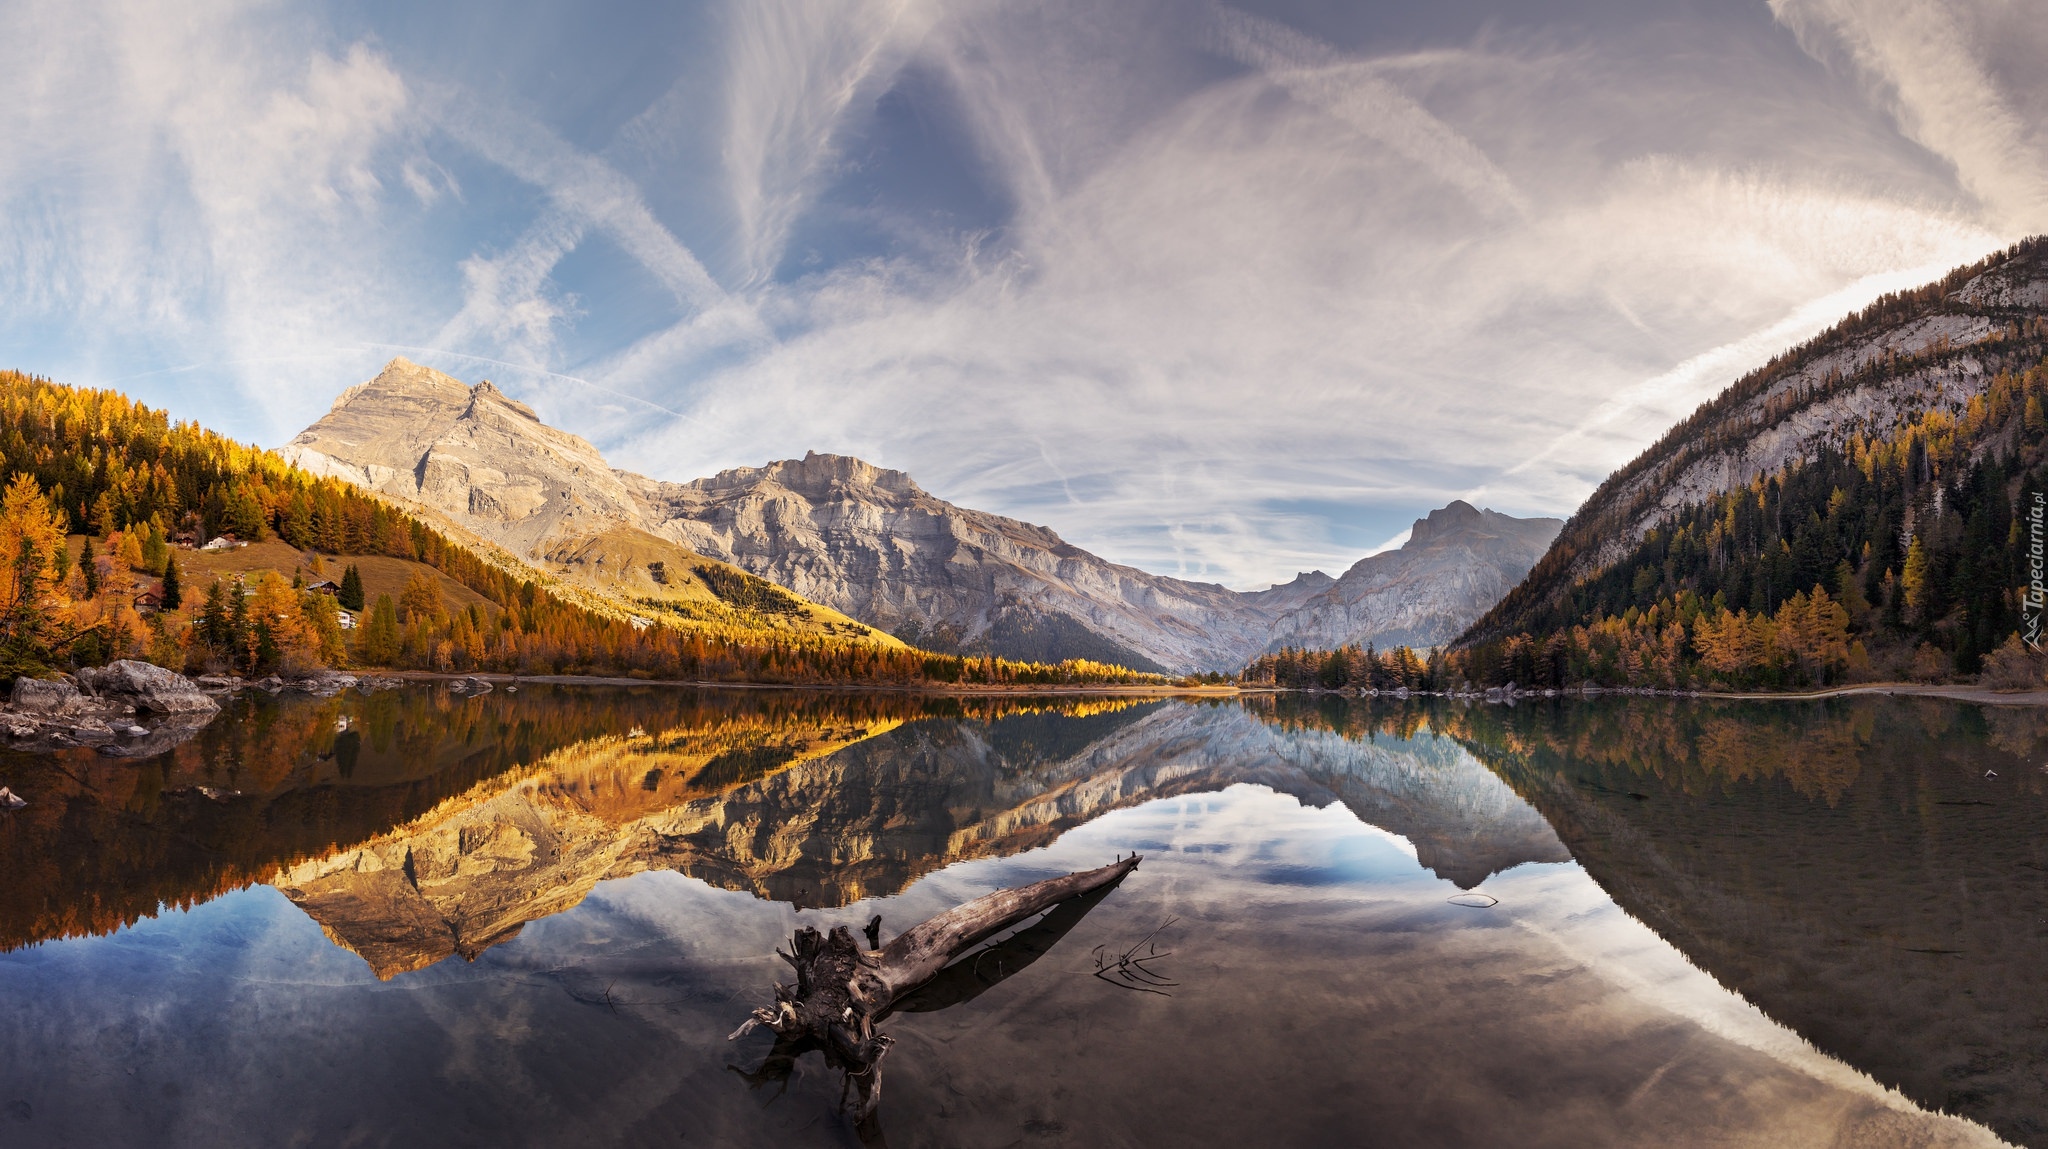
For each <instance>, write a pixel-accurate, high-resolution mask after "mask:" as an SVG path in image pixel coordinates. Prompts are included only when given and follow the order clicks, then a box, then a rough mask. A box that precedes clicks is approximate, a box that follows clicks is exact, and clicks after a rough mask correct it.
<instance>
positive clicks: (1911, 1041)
mask: <svg viewBox="0 0 2048 1149" xmlns="http://www.w3.org/2000/svg"><path fill="white" fill-rule="evenodd" d="M1440 724H1441V725H1443V726H1445V727H1446V728H1448V729H1451V730H1454V731H1456V732H1457V734H1458V737H1459V739H1460V740H1461V741H1462V742H1463V743H1464V744H1465V745H1466V746H1468V747H1470V748H1471V749H1472V751H1473V753H1474V754H1476V755H1477V756H1478V757H1479V758H1480V759H1481V760H1483V761H1485V762H1486V763H1487V764H1488V765H1489V766H1491V767H1492V768H1493V769H1495V770H1496V771H1498V772H1499V773H1500V774H1501V775H1502V776H1503V777H1505V778H1506V779H1507V780H1508V781H1509V782H1511V783H1512V784H1513V786H1514V788H1515V790H1516V791H1517V792H1518V793H1519V794H1521V795H1522V796H1523V797H1524V798H1527V799H1528V800H1529V801H1530V802H1531V803H1532V804H1533V805H1534V806H1535V807H1536V808H1537V809H1538V810H1540V811H1542V814H1543V817H1544V818H1545V819H1546V820H1547V821H1548V823H1549V824H1550V825H1552V826H1554V827H1556V831H1557V833H1558V834H1559V835H1560V836H1561V837H1562V839H1563V840H1564V842H1565V844H1566V845H1568V846H1569V847H1570V848H1571V851H1572V854H1573V856H1574V857H1576V858H1577V859H1578V861H1579V863H1580V864H1581V865H1583V866H1584V867H1585V868H1586V871H1587V872H1588V873H1589V874H1591V875H1592V877H1593V878H1594V880H1596V881H1598V882H1599V883H1600V885H1601V886H1602V887H1603V888H1605V889H1606V891H1607V892H1608V894H1609V895H1611V896H1612V897H1613V898H1614V900H1615V901H1616V902H1617V903H1619V904H1620V905H1621V906H1622V907H1623V908H1624V909H1626V910H1628V912H1629V913H1631V914H1633V915H1634V916H1636V917H1637V918H1639V919H1640V920H1642V921H1643V922H1645V923H1647V924H1648V925H1649V926H1650V927H1651V928H1652V929H1655V930H1656V931H1657V932H1658V934H1660V935H1661V936H1663V937H1664V938H1665V939H1666V940H1668V941H1670V942H1671V943H1672V944H1674V945H1676V946H1677V947H1678V948H1679V949H1681V950H1683V951H1684V952H1685V953H1686V955H1687V956H1688V957H1690V958H1691V959H1692V960H1693V961H1694V962H1695V963H1696V964H1698V965H1699V966H1700V967H1701V968H1703V969H1705V970H1706V971H1708V972H1709V973H1711V974H1713V975H1714V977H1715V978H1717V979H1718V980H1719V981H1720V982H1721V983H1722V984H1723V985H1726V986H1727V987H1729V988H1730V989H1733V990H1735V991H1737V992H1738V993H1740V994H1742V996H1743V997H1745V998H1747V999H1748V1000H1750V1001H1752V1002H1754V1003H1756V1004H1757V1005H1758V1006H1760V1007H1761V1008H1762V1009H1763V1010H1764V1011H1765V1012H1766V1013H1768V1014H1770V1015H1771V1016H1772V1017H1773V1018H1775V1019H1777V1020H1778V1021H1780V1022H1783V1023H1784V1024H1786V1025H1788V1026H1790V1027H1791V1028H1793V1029H1794V1030H1796V1031H1798V1032H1799V1033H1800V1034H1801V1035H1803V1036H1804V1037H1806V1038H1807V1039H1808V1040H1810V1041H1812V1042H1813V1043H1814V1044H1815V1045H1817V1046H1819V1047H1820V1048H1821V1049H1822V1050H1824V1051H1825V1052H1827V1053H1830V1054H1832V1055H1834V1056H1836V1057H1839V1058H1841V1059H1843V1060H1845V1061H1847V1062H1849V1063H1850V1064H1852V1065H1855V1066H1857V1067H1858V1068H1860V1069H1863V1070H1864V1071H1866V1072H1868V1073H1870V1074H1871V1075H1872V1076H1873V1077H1875V1078H1877V1079H1878V1080H1879V1081H1881V1082H1883V1083H1885V1084H1887V1085H1890V1086H1893V1087H1895V1088H1897V1089H1899V1090H1900V1091H1901V1092H1903V1093H1905V1094H1906V1095H1907V1096H1908V1097H1911V1098H1913V1099H1914V1100H1915V1101H1917V1102H1919V1103H1921V1104H1923V1105H1926V1106H1929V1107H1933V1108H1939V1109H1943V1110H1945V1111H1947V1112H1950V1113H1957V1114H1961V1115H1963V1116H1966V1117H1970V1118H1973V1119H1975V1120H1978V1121H1982V1122H1984V1123H1985V1124H1987V1125H1989V1126H1990V1127H1991V1128H1993V1129H1994V1130H1996V1131H1998V1132H1999V1133H2000V1134H2001V1135H2003V1136H2005V1137H2008V1138H2011V1139H2013V1140H2015V1141H2017V1142H2019V1143H2022V1144H2027V1145H2044V1144H2048V963H2044V962H2043V961H2042V956H2043V954H2044V953H2048V838H2044V837H2043V835H2042V833H2041V827H2042V825H2043V821H2044V818H2048V772H2044V769H2043V768H2042V767H2041V765H2040V763H2041V762H2042V761H2043V759H2044V752H2048V715H2044V714H2042V713H2040V712H2038V711H2036V710H2033V709H2028V708H2017V707H2015V708H2009V709H2008V708H1993V709H1982V710H1980V709H1978V708H1975V707H1967V706H1960V705H1956V704H1951V703H1946V702H1938V701H1933V700H1889V699H1857V700H1853V701H1850V700H1844V701H1837V702H1830V703H1825V704H1779V705H1768V706H1766V705H1737V704H1706V705H1700V704H1686V703H1675V702H1655V701H1647V700H1646V701H1635V700H1631V701H1629V702H1625V703H1618V702H1617V703H1608V702H1601V703H1593V704H1577V705H1573V706H1568V707H1555V708H1551V707H1542V708H1539V707H1533V706H1523V707H1515V708H1510V709H1506V710H1503V709H1500V708H1492V709H1482V710H1478V711H1474V712H1472V713H1470V714H1469V715H1466V716H1464V717H1463V718H1453V719H1451V720H1449V721H1445V722H1442V723H1440ZM1987 772H1988V773H1987ZM1992 775H1995V776H1992Z"/></svg>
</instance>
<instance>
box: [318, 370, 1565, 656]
mask: <svg viewBox="0 0 2048 1149" xmlns="http://www.w3.org/2000/svg"><path fill="white" fill-rule="evenodd" d="M284 453H285V455H286V457H287V458H289V459H291V460H292V461H294V462H296V463H298V464H300V465H301V466H304V467H306V468H308V469H310V470H312V471H314V472H316V473H318V474H323V475H333V476H336V477H338V478H341V479H345V480H347V481H349V482H352V483H356V484H358V485H361V486H364V487H367V488H369V489H371V490H373V491H377V492H378V493H380V494H383V495H386V496H389V497H391V498H394V499H398V500H401V501H403V502H405V503H407V504H408V505H410V506H413V507H415V508H419V509H421V510H423V511H426V512H429V513H431V514H432V515H434V516H436V517H438V518H440V519H442V520H443V521H445V522H447V523H449V524H451V525H453V526H455V527H457V528H460V530H462V531H464V532H467V533H469V534H471V535H474V536H476V537H479V538H482V539H485V540H487V541H489V542H492V543H495V544H497V545H499V546H502V547H504V548H506V549H507V550H509V551H511V552H512V553H514V554H516V555H519V556H521V557H522V558H525V559H527V560H528V561H531V562H534V563H536V564H538V565H541V566H543V567H544V568H546V569H548V570H550V571H552V572H554V573H557V574H562V575H565V576H568V577H570V578H572V579H574V580H576V581H579V582H582V583H584V584H585V585H589V586H593V587H600V588H606V589H610V588H615V587H624V588H627V589H629V590H630V591H631V592H632V593H633V594H636V595H637V594H659V593H668V592H670V591H673V590H675V589H676V584H674V583H673V582H671V583H667V584H661V585H657V581H658V580H653V579H651V578H650V577H649V576H648V575H647V573H646V572H647V570H648V569H649V564H653V563H665V566H666V569H667V570H669V571H671V572H674V571H687V570H688V568H689V566H690V565H691V564H692V563H693V562H696V561H701V559H700V558H699V557H698V556H706V557H709V558H711V559H715V560H718V561H722V562H727V563H731V564H732V565H734V566H737V567H740V568H742V569H744V570H747V571H749V572H751V573H753V574H756V575H759V576H761V577H763V578H766V579H768V580H770V581H772V582H775V583H778V584H780V585H782V586H783V587H786V588H788V589H789V590H791V591H794V592H795V593H797V594H798V595H801V596H803V597H804V598H807V599H809V600H811V601H812V602H816V603H820V604H822V605H824V606H827V607H830V608H832V609H834V610H837V611H840V612H843V613H844V614H846V615H848V616H851V617H852V618H855V619H859V620H860V621H861V622H864V623H867V624H869V625H872V626H875V627H878V628H880V629H881V630H884V631H899V630H902V629H903V628H905V627H906V626H914V627H915V634H916V636H917V637H916V638H915V639H914V641H923V642H926V643H928V644H937V645H939V646H941V647H942V648H943V647H948V646H951V645H955V644H957V645H959V646H960V647H962V648H964V649H969V650H987V651H989V652H992V653H995V654H999V655H1004V656H1007V657H1013V658H1023V659H1037V660H1047V661H1058V660H1060V659H1064V658H1092V659H1096V660H1098V661H1105V662H1119V663H1122V664H1124V665H1127V666H1132V667H1136V668H1138V669H1143V670H1171V671H1175V672H1185V671H1191V670H1212V669H1221V670H1234V669H1237V668H1238V667H1241V666H1243V665H1244V663H1245V662H1247V661H1248V660H1249V659H1250V658H1252V657H1253V656H1255V655H1257V654H1259V653H1260V652H1262V651H1264V650H1267V649H1269V648H1273V647H1275V646H1276V645H1278V644H1281V643H1297V644H1299V643H1310V644H1314V645H1319V646H1328V647H1334V646H1340V645H1343V644H1344V643H1347V642H1355V643H1359V644H1364V643H1368V642H1377V643H1379V644H1380V645H1382V646H1387V645H1392V644H1395V643H1400V642H1408V643H1423V644H1430V643H1436V642H1441V641H1444V640H1445V639H1447V638H1449V637H1450V636H1452V635H1454V634H1456V633H1457V632H1458V631H1459V630H1460V629H1462V628H1463V627H1464V626H1465V625H1466V624H1468V623H1470V622H1471V621H1472V620H1473V619H1475V618H1477V617H1478V616H1479V615H1480V614H1481V613H1483V612H1484V611H1485V610H1486V609H1487V608H1488V607H1490V606H1492V605H1493V603H1494V602H1495V601H1496V600H1498V599H1499V598H1500V596H1501V595H1502V594H1503V593H1505V592H1506V590H1507V589H1508V587H1510V586H1512V585H1513V584H1514V582H1515V581H1516V580H1518V579H1519V578H1520V577H1521V575H1522V573H1524V572H1526V571H1527V570H1528V567H1529V564H1530V563H1532V562H1533V561H1534V557H1533V555H1530V554H1527V553H1526V552H1528V551H1529V550H1530V549H1531V546H1532V544H1531V543H1530V542H1529V540H1530V539H1533V538H1537V537H1539V536H1540V537H1541V542H1540V543H1536V544H1533V547H1534V550H1535V551H1536V552H1537V553H1540V552H1541V550H1542V546H1543V545H1546V544H1547V543H1548V541H1549V537H1550V536H1551V535H1554V534H1555V533H1556V528H1557V524H1556V523H1555V521H1554V520H1549V519H1528V520H1523V519H1513V518H1510V517H1508V516H1506V515H1500V514H1497V513H1495V512H1492V511H1479V510H1476V509H1474V508H1472V507H1470V506H1468V505H1466V504H1464V503H1454V504H1452V505H1451V506H1450V507H1447V508H1444V509H1443V510H1440V511H1436V512H1433V513H1432V514H1431V515H1430V517H1429V518H1427V519H1424V520H1421V521H1419V522H1418V524H1417V535H1416V538H1415V539H1414V540H1411V542H1410V544H1409V545H1408V546H1406V547H1403V548H1402V549H1401V550H1399V551H1397V552H1394V553H1392V554H1390V555H1376V556H1372V557H1370V558H1367V559H1364V560H1362V561H1361V562H1360V563H1359V564H1358V565H1357V566H1354V567H1353V568H1352V569H1351V570H1350V571H1348V572H1346V574H1345V575H1344V576H1343V577H1342V578H1341V579H1331V578H1330V577H1329V576H1328V575H1325V574H1322V573H1321V572H1310V573H1308V574H1304V575H1302V576H1300V577H1298V578H1296V579H1294V580H1292V581H1290V582H1287V583H1282V584H1279V585H1276V586H1273V587H1270V588H1268V589H1266V590H1263V591H1255V592H1240V591H1234V590H1230V589H1228V588H1226V587H1222V586H1219V585H1216V584H1214V583H1199V582H1189V581H1187V580H1185V579H1177V578H1169V577H1167V576H1164V575H1155V574H1149V573H1147V572H1145V571H1141V570H1138V569H1136V568H1133V567H1127V566H1121V565H1119V564H1116V563H1112V562H1109V561H1107V560H1106V559H1103V558H1101V557H1099V556H1097V555H1093V554H1090V553H1089V552H1087V551H1085V550H1082V549H1081V548H1079V547H1076V546H1073V545H1072V544H1070V543H1068V542H1066V541H1065V540H1063V539H1061V538H1060V536H1059V535H1058V534H1056V533H1055V532H1054V531H1053V530H1052V529H1051V528H1049V527H1043V526H1037V525H1034V524H1031V523H1026V522H1021V521H1019V520H1017V519H1011V518H1005V517H1004V516H1001V515H994V514H989V513H987V512H984V511H976V510H970V509H968V508H965V507H959V506H955V505H954V504H952V503H949V502H947V501H945V500H944V499H941V498H938V497H937V496H935V495H932V494H930V493H929V492H927V491H925V490H923V489H922V488H920V487H919V486H918V485H917V484H916V483H915V482H913V481H912V480H911V478H910V476H908V475H906V474H904V473H903V472H901V471H892V470H887V469H884V468H881V467H876V466H873V465H871V464H868V463H865V462H862V461H861V460H859V459H854V458H849V457H846V456H843V455H819V454H808V455H805V456H804V457H803V458H802V459H785V460H782V461H780V462H775V463H770V464H768V465H767V466H765V467H744V468H739V469H736V470H731V471H722V472H720V473H719V474H717V475H715V476H713V477H711V478H708V479H698V480H696V481H694V482H689V483H666V482H656V481H655V480H652V479H648V478H646V477H644V476H641V475H636V474H633V473H631V472H629V471H618V470H613V469H612V468H611V467H610V466H609V465H608V464H606V463H605V461H604V459H603V457H602V456H600V455H599V454H598V453H597V451H596V449H595V448H593V447H592V446H591V445H590V444H589V443H587V442H585V441H584V440H582V439H579V438H577V437H576V436H574V435H570V434H567V433H566V432H562V431H558V430H555V429H554V428H552V427H549V426H547V425H546V424H544V423H542V422H541V421H540V420H539V418H538V417H536V416H535V414H534V413H533V411H532V410H531V409H529V408H527V407H525V406H524V405H522V404H519V403H516V402H514V401H512V400H511V399H509V398H507V397H506V396H504V395H503V394H501V393H499V392H498V390H497V389H496V388H495V387H492V386H491V385H490V384H489V383H479V384H477V385H476V386H474V387H468V386H465V385H463V384H462V383H460V382H458V381H457V380H455V379H452V378H450V377H449V376H446V375H443V374H441V373H440V372H438V371H434V370H432V369H430V368H426V367H420V366H418V365H416V364H413V363H410V362H408V361H406V360H404V359H395V360H393V361H392V362H391V364H390V365H389V366H387V367H386V368H385V369H384V371H383V372H382V373H381V374H379V375H378V376H377V377H376V378H375V379H373V380H371V381H369V382H368V383H365V384H362V385H361V386H358V387H354V388H351V389H350V390H348V391H347V392H345V393H343V394H342V396H341V397H340V398H339V399H338V400H336V402H335V404H334V409H333V410H332V411H330V412H328V414H327V415H326V417H324V418H322V419H321V420H320V421H319V422H317V423H315V424H313V425H312V426H311V427H308V428H307V429H306V430H305V431H303V432H301V433H300V434H299V436H298V437H297V438H296V439H294V440H293V441H292V443H291V444H290V445H289V446H288V447H286V448H285V452H284ZM664 545H665V546H668V547H672V548H673V552H672V553H668V554H662V553H657V552H659V551H660V548H661V547H662V546H664Z"/></svg>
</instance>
